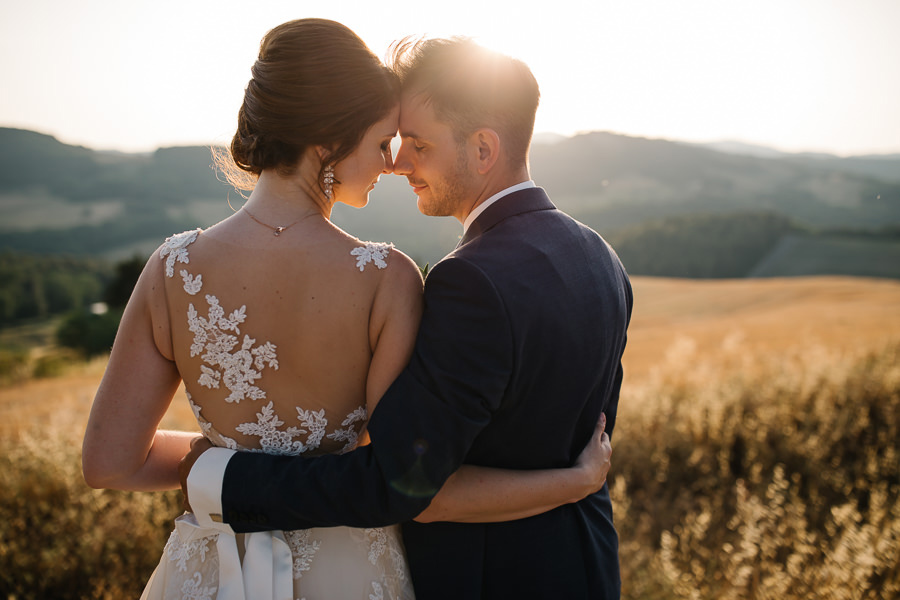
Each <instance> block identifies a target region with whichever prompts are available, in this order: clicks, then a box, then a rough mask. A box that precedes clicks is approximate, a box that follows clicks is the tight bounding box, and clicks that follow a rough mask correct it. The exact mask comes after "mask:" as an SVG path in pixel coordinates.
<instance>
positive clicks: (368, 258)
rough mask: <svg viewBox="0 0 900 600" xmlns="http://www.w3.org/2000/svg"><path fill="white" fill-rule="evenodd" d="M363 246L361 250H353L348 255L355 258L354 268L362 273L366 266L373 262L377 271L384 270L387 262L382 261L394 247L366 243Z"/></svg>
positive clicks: (378, 243) (379, 243) (380, 243)
mask: <svg viewBox="0 0 900 600" xmlns="http://www.w3.org/2000/svg"><path fill="white" fill-rule="evenodd" d="M365 244H366V245H365V246H363V247H362V248H354V249H353V250H351V251H350V254H352V255H353V256H355V257H356V267H357V268H358V269H359V270H360V271H363V270H365V268H366V265H367V264H369V263H370V262H374V263H375V266H376V267H378V268H379V269H384V268H386V267H387V262H385V260H384V259H385V258H386V257H387V255H388V253H389V252H390V251H391V250H392V249H393V248H394V245H393V244H385V243H382V242H366V243H365Z"/></svg>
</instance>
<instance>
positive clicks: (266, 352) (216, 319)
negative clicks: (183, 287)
mask: <svg viewBox="0 0 900 600" xmlns="http://www.w3.org/2000/svg"><path fill="white" fill-rule="evenodd" d="M206 302H207V304H209V312H208V314H207V316H206V317H205V318H204V317H201V316H200V315H199V314H198V313H197V309H196V308H194V305H193V303H191V304H190V305H189V306H188V328H189V329H190V330H191V332H192V333H193V334H194V343H193V344H191V356H197V355H198V354H200V353H201V352H204V351H205V353H204V354H203V356H202V357H201V358H203V361H204V362H205V363H206V364H207V365H210V366H205V365H204V366H201V367H200V371H201V375H200V378H199V379H198V380H197V383H199V384H200V385H202V386H204V387H207V388H210V389H218V387H219V383H220V382H222V383H224V384H225V387H226V388H228V390H229V391H230V392H231V394H229V396H228V397H227V398H225V401H226V402H237V403H240V401H241V400H243V399H245V398H250V399H251V400H260V399H262V398H265V397H266V393H265V392H264V391H263V390H261V389H259V388H258V387H256V386H255V385H253V384H254V383H255V382H256V380H257V379H259V378H260V377H262V374H261V373H260V371H262V370H263V369H264V368H265V367H271V368H273V369H275V370H278V358H277V356H276V354H275V345H274V344H272V343H271V342H266V343H265V344H263V345H262V346H257V347H255V348H254V347H253V344H255V343H256V340H254V339H253V338H251V337H250V336H248V335H244V339H243V342H242V343H241V347H240V349H239V350H237V351H234V348H235V346H237V344H238V338H237V336H236V335H232V334H231V333H229V332H232V331H233V332H234V333H235V334H238V335H240V333H241V330H240V328H239V327H238V325H240V324H241V323H243V322H244V320H245V319H246V318H247V317H246V310H247V307H246V306H241V307H240V308H239V309H237V310H235V311H233V312H232V313H231V314H230V315H228V317H225V310H224V309H223V308H222V307H221V306H220V305H219V299H218V298H216V297H215V296H210V295H208V294H207V296H206ZM211 367H215V368H211Z"/></svg>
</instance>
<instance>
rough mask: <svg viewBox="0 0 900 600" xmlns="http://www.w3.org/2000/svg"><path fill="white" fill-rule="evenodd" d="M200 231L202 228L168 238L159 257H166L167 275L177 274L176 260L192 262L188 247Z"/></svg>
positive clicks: (186, 262) (185, 262)
mask: <svg viewBox="0 0 900 600" xmlns="http://www.w3.org/2000/svg"><path fill="white" fill-rule="evenodd" d="M199 233H200V230H199V229H195V230H193V231H185V232H182V233H178V234H176V235H173V236H171V237H168V238H166V241H165V242H164V243H163V247H162V248H160V250H159V257H160V258H165V259H166V277H173V276H174V275H175V261H178V262H180V263H184V264H188V263H189V262H191V261H190V259H189V258H188V251H187V247H188V246H189V245H191V244H193V243H194V240H196V239H197V234H199Z"/></svg>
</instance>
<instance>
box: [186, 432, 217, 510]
mask: <svg viewBox="0 0 900 600" xmlns="http://www.w3.org/2000/svg"><path fill="white" fill-rule="evenodd" d="M212 447H213V445H212V444H211V443H210V441H209V440H208V439H206V438H205V437H202V436H200V437H197V438H196V439H194V441H192V442H191V451H190V452H188V453H187V454H186V455H185V456H184V458H182V459H181V462H180V463H178V478H179V479H180V480H181V492H182V494H184V510H186V511H187V512H194V511H192V510H191V503H190V501H189V500H188V488H187V478H188V475H190V473H191V469H192V468H193V467H194V463H195V462H197V459H198V458H200V455H201V454H203V453H204V452H206V451H207V450H209V449H210V448H212Z"/></svg>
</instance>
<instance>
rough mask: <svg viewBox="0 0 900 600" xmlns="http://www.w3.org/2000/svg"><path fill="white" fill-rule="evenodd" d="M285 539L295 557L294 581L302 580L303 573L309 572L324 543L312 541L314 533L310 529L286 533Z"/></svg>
mask: <svg viewBox="0 0 900 600" xmlns="http://www.w3.org/2000/svg"><path fill="white" fill-rule="evenodd" d="M284 539H285V540H286V541H287V543H288V546H290V548H291V554H292V555H293V556H294V566H293V572H294V579H300V578H301V577H303V572H304V571H309V568H310V567H311V566H312V561H313V558H315V556H316V552H318V551H319V548H320V547H321V546H322V542H320V541H319V540H314V539H312V533H311V532H310V531H309V530H308V529H298V530H296V531H285V532H284Z"/></svg>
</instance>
